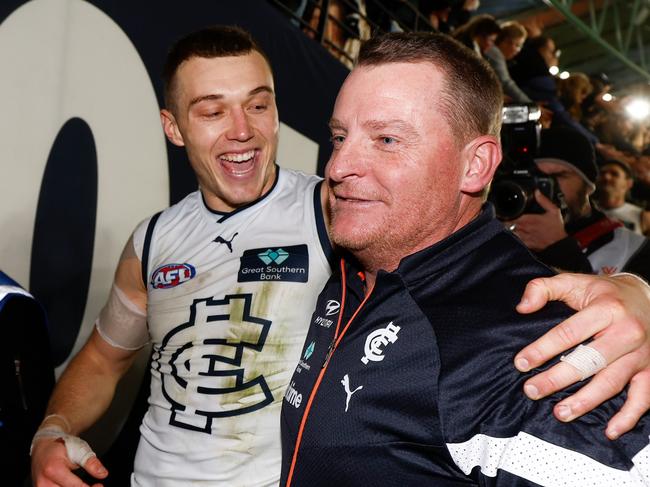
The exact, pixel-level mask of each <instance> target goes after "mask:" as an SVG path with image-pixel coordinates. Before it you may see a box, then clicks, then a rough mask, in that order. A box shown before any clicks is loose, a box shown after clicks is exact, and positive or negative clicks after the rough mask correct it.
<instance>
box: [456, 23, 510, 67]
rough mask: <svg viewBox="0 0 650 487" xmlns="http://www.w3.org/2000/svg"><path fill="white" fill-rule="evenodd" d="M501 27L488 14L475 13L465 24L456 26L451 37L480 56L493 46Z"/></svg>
mask: <svg viewBox="0 0 650 487" xmlns="http://www.w3.org/2000/svg"><path fill="white" fill-rule="evenodd" d="M500 32H501V27H499V24H498V23H497V21H496V20H495V19H494V17H493V16H491V15H488V14H482V15H477V16H476V17H473V18H472V19H471V20H470V21H469V22H467V23H466V24H465V25H462V26H460V27H459V28H457V29H456V30H455V31H454V32H453V33H452V37H453V38H454V39H456V40H457V41H460V42H462V43H463V44H465V45H466V46H467V47H469V48H470V49H472V50H474V51H475V52H476V53H477V54H478V55H480V56H481V57H485V53H486V52H487V51H488V50H489V49H490V48H491V47H492V46H494V43H495V42H496V40H497V36H498V35H499V33H500Z"/></svg>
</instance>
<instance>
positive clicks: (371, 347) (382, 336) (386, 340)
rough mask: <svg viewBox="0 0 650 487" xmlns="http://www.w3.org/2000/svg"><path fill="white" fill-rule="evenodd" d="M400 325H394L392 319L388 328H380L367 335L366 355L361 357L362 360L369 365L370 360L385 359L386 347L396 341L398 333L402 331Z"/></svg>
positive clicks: (379, 360) (378, 360)
mask: <svg viewBox="0 0 650 487" xmlns="http://www.w3.org/2000/svg"><path fill="white" fill-rule="evenodd" d="M400 329H401V328H400V327H399V326H395V325H393V322H392V321H391V322H390V323H388V325H386V328H379V329H377V330H375V331H373V332H372V333H370V334H369V335H368V336H367V337H366V344H365V346H364V356H363V357H361V362H363V364H364V365H368V362H381V361H382V360H384V351H385V348H386V347H387V346H388V345H389V344H391V343H395V342H396V341H397V339H398V338H399V337H398V336H397V334H398V333H399V331H400Z"/></svg>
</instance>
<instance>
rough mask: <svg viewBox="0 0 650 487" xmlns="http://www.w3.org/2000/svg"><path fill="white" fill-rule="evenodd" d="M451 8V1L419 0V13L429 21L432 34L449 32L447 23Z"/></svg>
mask: <svg viewBox="0 0 650 487" xmlns="http://www.w3.org/2000/svg"><path fill="white" fill-rule="evenodd" d="M451 7H452V2H451V0H420V12H421V13H422V15H424V16H425V17H426V18H427V19H428V20H429V23H430V24H431V27H432V28H433V31H434V32H443V33H446V32H449V27H448V25H447V21H448V20H449V14H450V13H451Z"/></svg>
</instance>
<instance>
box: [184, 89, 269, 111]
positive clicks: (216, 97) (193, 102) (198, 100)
mask: <svg viewBox="0 0 650 487" xmlns="http://www.w3.org/2000/svg"><path fill="white" fill-rule="evenodd" d="M259 93H269V94H270V95H274V94H275V93H274V92H273V88H271V87H270V86H267V85H263V86H258V87H257V88H254V89H252V90H251V91H249V92H248V96H249V97H251V96H255V95H257V94H259ZM223 98H224V96H223V95H220V94H212V95H201V96H197V97H196V98H192V99H191V100H190V104H189V106H188V108H191V107H192V106H193V105H196V104H197V103H201V102H204V101H215V100H221V99H223Z"/></svg>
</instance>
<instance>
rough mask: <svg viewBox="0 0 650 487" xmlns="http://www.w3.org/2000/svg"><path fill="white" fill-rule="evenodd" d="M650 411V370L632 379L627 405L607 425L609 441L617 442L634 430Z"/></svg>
mask: <svg viewBox="0 0 650 487" xmlns="http://www.w3.org/2000/svg"><path fill="white" fill-rule="evenodd" d="M648 410H650V368H646V369H645V370H642V371H641V372H639V373H637V374H636V375H635V376H634V377H632V381H631V382H630V387H629V388H628V391H627V399H626V400H625V404H624V405H623V407H622V408H621V410H620V411H619V412H618V413H616V414H615V415H614V417H612V419H611V420H610V421H609V423H607V430H606V431H605V434H606V435H607V437H608V438H609V439H611V440H615V439H616V438H618V437H619V436H621V435H622V434H623V433H627V432H628V431H630V430H631V429H632V428H634V426H636V424H637V423H638V421H639V419H641V416H643V415H644V414H645V413H646V412H647V411H648Z"/></svg>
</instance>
